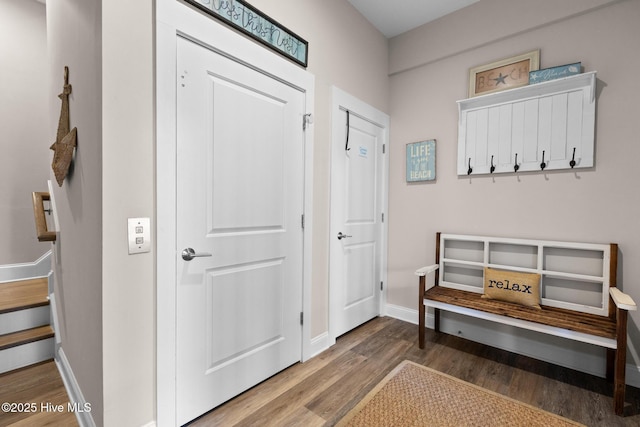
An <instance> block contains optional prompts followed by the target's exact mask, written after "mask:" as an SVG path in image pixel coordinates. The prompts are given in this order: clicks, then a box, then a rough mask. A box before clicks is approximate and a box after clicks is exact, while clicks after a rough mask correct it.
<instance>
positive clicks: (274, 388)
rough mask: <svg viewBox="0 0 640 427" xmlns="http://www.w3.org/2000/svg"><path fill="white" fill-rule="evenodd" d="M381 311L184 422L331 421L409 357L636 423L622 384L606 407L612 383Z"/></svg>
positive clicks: (506, 389)
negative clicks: (621, 396)
mask: <svg viewBox="0 0 640 427" xmlns="http://www.w3.org/2000/svg"><path fill="white" fill-rule="evenodd" d="M426 342H427V345H426V348H425V349H424V350H420V349H419V348H418V331H417V326H416V325H413V324H410V323H406V322H402V321H400V320H396V319H392V318H388V317H383V318H377V319H374V320H372V321H370V322H368V323H366V324H365V325H363V326H361V327H359V328H357V329H355V330H353V331H351V332H349V333H347V334H345V335H344V336H342V337H340V338H339V339H338V341H337V343H336V345H335V346H333V347H332V348H330V349H329V350H327V351H325V352H323V353H322V354H320V355H318V356H317V357H315V358H313V359H311V360H309V361H307V362H305V363H298V364H296V365H293V366H292V367H290V368H288V369H286V370H285V371H283V372H281V373H279V374H278V375H275V376H273V377H271V378H270V379H268V380H266V381H264V382H262V383H261V384H259V385H257V386H256V387H254V388H252V389H251V390H249V391H247V392H246V393H243V394H241V395H240V396H238V397H236V398H235V399H232V400H230V401H229V402H227V403H225V404H223V405H221V406H219V407H218V408H216V409H214V410H213V411H211V412H209V413H207V414H205V415H203V416H202V417H200V418H198V419H197V420H195V421H193V422H192V423H190V424H189V425H190V426H191V427H208V426H225V427H226V426H261V427H262V426H277V427H281V426H304V427H307V426H308V427H314V426H332V425H334V424H335V423H336V422H337V421H338V420H339V419H340V418H342V417H343V416H344V415H345V414H346V413H347V412H348V411H349V410H350V409H351V408H352V407H353V406H355V405H356V404H357V403H358V402H359V401H360V400H361V399H362V398H363V397H364V396H365V395H366V394H367V393H368V392H369V390H371V389H372V388H373V387H374V386H375V385H376V384H377V383H378V382H379V381H380V380H382V378H384V377H385V376H386V375H387V373H389V371H391V370H392V369H393V368H394V367H395V366H397V365H398V363H400V362H401V361H403V360H407V359H408V360H412V361H414V362H416V363H420V364H423V365H426V366H429V367H431V368H433V369H437V370H439V371H441V372H444V373H447V374H449V375H452V376H455V377H458V378H460V379H462V380H464V381H468V382H470V383H473V384H477V385H479V386H481V387H484V388H486V389H488V390H492V391H495V392H498V393H501V394H504V395H507V396H509V397H511V398H514V399H516V400H519V401H522V402H524V403H527V404H529V405H533V406H536V407H538V408H541V409H544V410H546V411H549V412H553V413H556V414H558V415H562V416H564V417H567V418H570V419H573V420H575V421H578V422H580V423H583V424H586V425H588V426H607V427H613V426H640V390H639V389H637V388H635V387H630V386H627V394H626V407H625V416H624V417H617V416H616V415H615V414H614V413H613V399H612V397H611V396H612V390H613V386H612V384H609V383H608V382H607V381H606V380H605V379H603V378H598V377H594V376H592V375H589V374H584V373H581V372H576V371H573V370H570V369H566V368H562V367H559V366H556V365H552V364H549V363H545V362H541V361H539V360H535V359H531V358H529V357H525V356H520V355H517V354H514V353H509V352H507V351H503V350H498V349H495V348H492V347H488V346H485V345H482V344H478V343H474V342H472V341H469V340H465V339H461V338H458V337H455V336H451V335H446V334H436V333H434V332H433V331H431V330H428V331H427V339H426Z"/></svg>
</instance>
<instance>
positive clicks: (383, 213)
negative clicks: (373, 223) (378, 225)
mask: <svg viewBox="0 0 640 427" xmlns="http://www.w3.org/2000/svg"><path fill="white" fill-rule="evenodd" d="M382 222H384V212H382Z"/></svg>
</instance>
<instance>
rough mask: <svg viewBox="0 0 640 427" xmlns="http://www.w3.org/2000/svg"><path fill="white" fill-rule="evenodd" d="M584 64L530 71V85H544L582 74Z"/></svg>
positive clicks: (578, 63)
mask: <svg viewBox="0 0 640 427" xmlns="http://www.w3.org/2000/svg"><path fill="white" fill-rule="evenodd" d="M581 69H582V63H581V62H576V63H575V64H567V65H560V66H558V67H551V68H545V69H544V70H536V71H529V84H534V83H542V82H546V81H549V80H555V79H560V78H562V77H569V76H573V75H574V74H580V71H581Z"/></svg>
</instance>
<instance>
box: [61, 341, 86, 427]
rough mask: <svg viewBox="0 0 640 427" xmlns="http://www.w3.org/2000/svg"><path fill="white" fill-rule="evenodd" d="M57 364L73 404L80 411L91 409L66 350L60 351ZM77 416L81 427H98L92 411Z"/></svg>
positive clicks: (81, 412)
mask: <svg viewBox="0 0 640 427" xmlns="http://www.w3.org/2000/svg"><path fill="white" fill-rule="evenodd" d="M55 362H56V366H57V367H58V371H59V372H60V376H61V377H62V382H63V383H64V387H65V389H66V390H67V394H68V395H69V401H70V402H71V404H72V405H74V406H75V407H76V408H80V409H83V408H89V407H90V404H89V403H88V402H87V401H86V400H85V398H84V396H83V395H82V390H80V385H79V384H78V381H77V380H76V377H75V375H73V370H72V369H71V365H70V364H69V360H68V359H67V356H66V355H65V354H64V349H62V348H60V349H58V351H57V353H56V357H55ZM75 414H76V418H77V420H78V423H79V424H80V427H96V423H95V421H94V420H93V417H92V416H91V411H76V412H75Z"/></svg>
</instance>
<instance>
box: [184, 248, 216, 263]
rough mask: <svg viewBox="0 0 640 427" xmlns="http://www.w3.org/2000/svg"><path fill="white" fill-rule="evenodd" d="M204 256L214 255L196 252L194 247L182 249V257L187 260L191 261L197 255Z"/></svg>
mask: <svg viewBox="0 0 640 427" xmlns="http://www.w3.org/2000/svg"><path fill="white" fill-rule="evenodd" d="M202 256H212V255H211V254H209V253H206V252H200V253H196V251H194V250H193V248H187V249H185V250H183V251H182V259H183V260H185V261H191V260H192V259H194V258H196V257H202Z"/></svg>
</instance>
